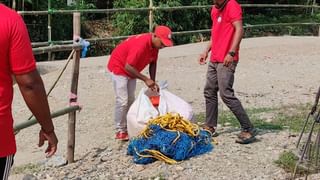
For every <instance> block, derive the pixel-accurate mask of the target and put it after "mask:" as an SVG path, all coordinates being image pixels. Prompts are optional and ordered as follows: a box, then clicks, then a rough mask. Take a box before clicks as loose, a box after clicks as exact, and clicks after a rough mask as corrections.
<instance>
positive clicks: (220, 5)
mask: <svg viewBox="0 0 320 180" xmlns="http://www.w3.org/2000/svg"><path fill="white" fill-rule="evenodd" d="M227 2H228V0H216V1H215V6H216V8H217V9H219V10H222V9H223V8H224V6H225V5H226V3H227Z"/></svg>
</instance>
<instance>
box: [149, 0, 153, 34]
mask: <svg viewBox="0 0 320 180" xmlns="http://www.w3.org/2000/svg"><path fill="white" fill-rule="evenodd" d="M149 9H150V10H149V32H152V31H153V1H152V0H149Z"/></svg>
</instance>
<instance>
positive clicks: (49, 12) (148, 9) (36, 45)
mask: <svg viewBox="0 0 320 180" xmlns="http://www.w3.org/2000/svg"><path fill="white" fill-rule="evenodd" d="M149 1H150V5H149V7H145V8H117V9H82V10H54V9H50V8H48V10H47V11H18V13H19V14H21V15H48V17H51V15H53V14H74V13H81V14H86V13H107V14H110V13H115V12H132V13H135V12H149V31H151V30H152V28H153V19H154V18H153V15H154V12H155V11H175V10H190V9H210V8H212V5H198V6H174V7H155V6H153V1H152V0H149ZM241 6H242V7H244V8H304V9H312V10H313V9H319V8H320V6H318V5H297V4H242V5H241ZM146 18H147V17H146ZM50 23H51V21H48V42H34V43H32V46H33V47H34V53H35V54H42V53H50V52H53V51H65V50H71V49H72V48H71V47H67V49H65V48H63V47H64V46H63V45H65V44H69V45H70V44H72V43H73V41H72V40H64V41H52V40H51V36H50V34H51V24H50ZM298 25H320V23H316V22H303V23H299V22H298V23H278V24H255V25H250V24H246V25H245V26H244V28H257V27H272V26H298ZM319 29H320V28H319ZM209 32H210V29H200V30H191V31H179V32H173V34H174V35H186V34H196V33H209ZM319 34H320V30H319ZM127 37H129V36H114V37H104V38H91V39H87V40H88V41H89V42H91V43H96V42H105V41H110V40H122V39H125V38H127ZM49 38H50V40H49ZM52 45H62V47H57V46H52ZM39 46H48V47H46V48H44V49H39ZM70 46H72V45H70Z"/></svg>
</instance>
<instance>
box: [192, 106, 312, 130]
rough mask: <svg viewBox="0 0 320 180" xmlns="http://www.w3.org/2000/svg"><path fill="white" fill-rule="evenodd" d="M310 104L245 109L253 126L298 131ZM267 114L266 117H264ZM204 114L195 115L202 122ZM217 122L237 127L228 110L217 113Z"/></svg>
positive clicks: (235, 120)
mask: <svg viewBox="0 0 320 180" xmlns="http://www.w3.org/2000/svg"><path fill="white" fill-rule="evenodd" d="M309 109H310V105H295V106H284V107H280V108H253V109H247V113H248V116H249V118H250V120H251V121H252V123H253V124H254V125H255V127H257V128H259V129H267V130H283V129H285V128H289V130H290V131H292V132H299V131H300V130H301V128H302V127H303V124H304V121H305V118H306V116H307V114H308V113H309ZM266 115H268V117H265V116H266ZM204 119H205V114H204V113H199V114H197V115H196V120H197V121H198V122H204ZM218 119H219V121H218V122H219V123H220V124H222V125H224V124H226V123H228V124H230V125H231V126H234V127H239V122H238V120H237V119H236V117H235V116H234V115H233V114H232V112H230V111H229V110H227V111H221V112H220V113H219V117H218Z"/></svg>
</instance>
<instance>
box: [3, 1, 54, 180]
mask: <svg viewBox="0 0 320 180" xmlns="http://www.w3.org/2000/svg"><path fill="white" fill-rule="evenodd" d="M0 47H1V48H0V180H7V179H8V176H9V173H10V168H11V166H12V164H13V156H14V154H15V153H16V142H15V137H14V132H13V118H12V109H11V105H12V99H13V88H12V84H13V81H12V76H13V77H14V78H15V80H16V82H17V84H18V86H19V89H20V91H21V94H22V96H23V98H24V100H25V102H26V104H27V105H28V107H29V109H30V110H31V112H32V113H33V115H34V116H35V117H36V118H37V120H38V122H39V124H40V125H41V130H40V132H39V146H42V145H43V144H44V142H45V141H48V147H47V149H46V151H45V152H46V153H47V157H50V156H52V155H53V154H54V153H55V152H56V151H57V144H58V140H57V137H56V134H55V132H54V126H53V123H52V120H51V117H50V110H49V105H48V101H47V96H46V92H45V89H44V86H43V82H42V79H41V77H40V75H39V73H38V71H37V69H36V63H35V59H34V56H33V53H32V48H31V43H30V39H29V35H28V31H27V28H26V26H25V24H24V22H23V20H22V18H21V17H20V16H19V15H18V14H17V13H16V12H15V11H13V10H11V9H9V8H8V7H6V6H4V5H3V4H1V3H0Z"/></svg>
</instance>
